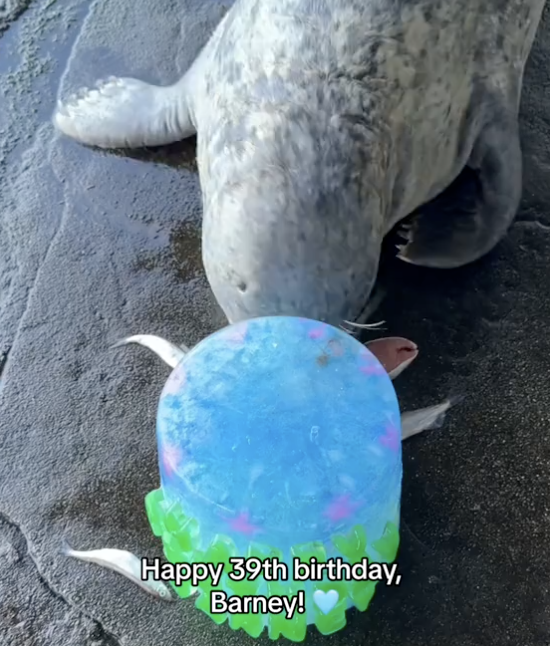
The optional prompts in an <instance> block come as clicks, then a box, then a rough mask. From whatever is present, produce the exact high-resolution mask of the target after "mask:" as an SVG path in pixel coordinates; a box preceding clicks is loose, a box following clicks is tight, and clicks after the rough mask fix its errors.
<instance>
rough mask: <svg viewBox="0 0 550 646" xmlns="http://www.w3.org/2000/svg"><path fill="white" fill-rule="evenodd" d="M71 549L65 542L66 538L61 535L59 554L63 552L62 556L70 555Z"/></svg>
mask: <svg viewBox="0 0 550 646" xmlns="http://www.w3.org/2000/svg"><path fill="white" fill-rule="evenodd" d="M72 551H73V550H72V548H71V546H70V545H69V543H68V542H67V539H66V538H65V537H64V536H63V538H62V539H61V554H63V556H70V555H71V553H72Z"/></svg>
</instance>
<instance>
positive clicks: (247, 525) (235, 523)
mask: <svg viewBox="0 0 550 646" xmlns="http://www.w3.org/2000/svg"><path fill="white" fill-rule="evenodd" d="M225 522H226V523H227V524H228V525H229V527H230V528H231V529H232V530H233V531H234V532H239V534H245V535H246V536H254V534H257V533H258V532H261V531H262V530H261V528H260V527H258V526H257V525H253V524H252V523H251V522H250V518H249V515H248V512H247V511H242V512H241V513H240V514H239V515H238V516H235V518H226V519H225Z"/></svg>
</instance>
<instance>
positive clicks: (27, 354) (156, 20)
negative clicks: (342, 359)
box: [0, 0, 550, 646]
mask: <svg viewBox="0 0 550 646" xmlns="http://www.w3.org/2000/svg"><path fill="white" fill-rule="evenodd" d="M4 4H5V5H6V7H7V8H8V10H10V11H12V14H13V15H11V14H8V13H6V16H7V19H8V20H9V19H10V18H12V17H14V16H15V15H16V14H17V13H18V11H19V8H22V9H24V5H25V3H17V2H8V3H4ZM225 10H226V7H225V6H224V5H222V4H221V3H220V2H217V1H215V0H211V1H210V2H203V1H201V0H184V1H183V2H182V1H178V2H175V0H167V1H166V0H165V1H164V2H152V1H151V0H133V2H122V1H119V2H96V3H92V4H91V5H90V4H89V3H88V2H86V0H64V2H63V3H56V2H52V1H51V0H47V1H46V0H35V2H34V3H32V4H31V5H30V8H29V9H27V11H24V12H23V13H22V14H21V15H20V17H19V19H18V20H17V21H16V22H14V23H12V24H11V26H10V27H9V29H7V31H5V32H4V34H3V36H2V37H1V39H0V108H2V109H1V110H0V187H1V188H0V365H1V366H2V368H3V370H2V373H1V376H0V644H1V645H2V646H4V644H5V645H6V646H7V645H9V646H58V645H59V646H73V645H75V646H76V645H78V646H84V645H85V646H119V645H120V646H123V645H124V646H159V645H160V644H162V646H181V645H182V644H193V645H194V646H218V645H219V646H221V645H224V646H230V645H231V644H235V645H237V644H239V645H240V644H246V643H250V644H252V643H257V644H268V643H269V640H268V639H267V637H265V636H262V638H260V639H258V640H252V639H250V638H248V637H247V636H246V635H243V634H242V633H235V632H233V631H231V630H230V629H229V628H228V627H227V626H225V625H223V626H220V627H216V626H215V625H214V623H213V622H211V621H210V619H208V618H207V617H206V616H204V615H203V614H202V613H200V612H199V611H197V610H195V609H194V608H193V603H192V601H189V600H188V601H184V602H180V603H177V604H167V603H163V602H159V601H156V600H155V599H153V598H152V597H149V596H147V595H146V594H144V593H142V592H141V591H140V590H139V589H138V588H136V587H134V586H133V585H132V584H131V583H129V582H127V581H126V580H125V579H123V578H122V577H119V576H117V575H115V574H113V573H111V572H108V571H104V570H102V569H100V568H97V567H94V566H92V565H90V566H87V565H84V564H82V563H79V562H76V561H72V560H69V559H67V558H65V557H63V556H62V555H61V554H60V545H61V541H62V539H63V537H65V538H67V540H68V541H69V543H70V544H71V545H72V546H73V547H75V548H77V549H91V548H95V547H103V546H111V547H119V548H121V549H129V550H131V551H133V552H136V553H139V554H143V555H150V556H153V555H160V545H159V542H158V541H157V540H156V539H154V537H153V536H152V534H151V532H150V530H149V528H148V525H147V522H146V518H145V513H144V506H143V498H144V496H145V494H146V493H147V492H148V491H150V490H151V489H153V488H155V487H156V486H157V483H158V469H157V463H156V446H155V412H156V406H157V401H158V396H159V395H160V391H161V388H162V385H163V383H164V380H165V378H166V376H167V368H166V367H165V366H163V365H161V364H160V362H159V361H158V360H156V358H155V357H154V356H152V355H151V354H149V353H148V352H147V351H146V350H142V349H139V348H135V347H132V348H125V349H117V350H109V346H110V345H111V344H112V343H113V342H114V341H116V340H117V339H119V338H120V337H122V336H125V335H128V334H135V333H151V334H159V335H161V336H164V337H166V338H168V339H170V340H172V341H174V342H182V343H186V344H189V345H192V344H193V343H196V342H197V341H198V340H200V339H201V338H203V337H204V336H205V335H206V334H208V333H209V332H212V331H214V330H216V329H218V328H219V327H221V326H222V325H223V323H224V319H223V316H222V315H221V313H220V311H219V309H218V308H217V306H216V305H215V303H214V301H213V298H212V296H211V294H210V292H209V289H208V286H207V283H206V280H205V277H204V273H203V270H202V266H201V260H200V212H201V205H200V199H199V193H198V180H197V176H196V172H195V167H194V161H193V143H192V142H191V143H186V144H183V145H181V146H179V147H176V148H175V149H171V150H169V151H166V152H165V153H163V154H161V153H158V152H155V153H152V154H151V155H148V156H147V157H145V156H140V155H138V154H136V155H134V156H133V157H129V156H125V155H118V154H117V155H115V154H112V153H103V152H98V151H95V150H88V149H85V148H82V147H80V146H78V145H77V144H75V143H73V142H71V141H68V140H66V139H63V138H60V137H58V135H57V134H56V133H54V131H53V129H52V126H51V125H50V123H49V119H50V115H51V113H52V110H53V108H54V104H55V99H56V94H57V91H58V87H59V86H60V84H61V88H62V90H61V92H62V94H63V95H65V94H66V93H68V92H72V91H74V90H76V89H77V88H78V87H79V86H81V85H87V84H90V83H92V82H93V81H94V80H95V79H96V78H98V77H102V76H105V75H109V74H124V75H132V76H137V77H139V78H143V79H145V80H150V81H153V82H158V83H168V82H171V81H173V80H175V79H176V78H178V77H179V76H180V75H181V74H182V73H183V72H184V70H185V69H186V68H187V67H188V66H189V64H190V62H191V61H192V59H193V58H194V56H195V54H196V53H197V51H198V49H199V48H200V46H201V44H202V42H204V40H205V39H206V38H207V36H208V33H209V32H210V30H211V29H212V27H213V26H214V25H215V24H216V22H217V20H218V19H219V17H220V16H221V15H222V13H223V12H224V11H225ZM2 19H4V15H3V14H2V9H1V3H0V21H1V20H2ZM0 25H1V22H0ZM549 50H550V17H549V15H548V11H547V12H546V13H545V21H544V23H543V25H542V26H541V28H540V31H539V34H538V38H537V41H536V44H535V47H534V50H533V53H532V56H531V60H530V63H529V66H528V70H527V73H526V79H525V89H524V96H523V103H522V115H523V117H522V136H523V148H524V158H525V189H524V200H523V204H522V208H521V211H520V214H519V217H518V221H517V222H516V224H515V225H514V226H513V228H512V230H511V231H510V234H509V236H508V237H507V239H506V240H505V242H504V243H503V244H501V245H500V246H499V247H498V249H497V250H496V251H495V252H494V253H493V254H491V256H490V257H488V258H486V259H484V260H483V261H482V262H480V263H478V264H476V265H475V266H472V267H468V268H465V269H463V270H459V271H454V272H449V273H446V272H436V271H429V270H420V269H416V268H411V267H409V266H404V265H403V264H400V263H398V262H395V261H393V260H388V261H387V262H386V263H385V266H384V269H383V272H382V280H383V281H385V282H386V283H387V284H388V290H389V297H388V298H387V299H386V302H385V303H384V305H383V307H382V310H383V312H382V318H383V319H385V320H386V321H387V323H388V326H387V327H388V328H389V329H388V332H389V333H391V334H397V335H405V336H408V337H410V338H412V339H414V340H415V341H416V342H417V343H418V344H419V346H420V349H421V354H420V358H419V359H418V360H417V361H416V363H415V364H414V366H413V367H412V368H411V369H410V371H408V372H407V373H405V374H404V375H403V377H400V378H399V381H398V382H397V390H398V394H399V396H400V398H401V401H402V404H403V407H404V408H405V409H407V408H412V407H417V406H423V405H429V404H431V403H435V402H437V401H439V400H440V399H442V398H444V397H446V396H447V395H448V394H449V393H461V394H464V395H466V399H465V400H464V402H463V403H462V404H461V405H460V407H457V408H456V409H455V411H454V412H453V413H452V414H451V416H450V417H449V420H448V423H447V424H446V426H445V428H444V429H441V430H440V431H435V432H432V433H430V434H427V435H426V436H424V437H422V436H420V437H418V438H415V439H413V440H411V441H410V442H408V443H407V444H406V446H405V449H404V454H405V458H404V459H405V478H404V490H403V501H402V510H403V521H404V526H403V536H402V547H401V552H400V556H399V563H400V570H401V574H402V583H401V585H400V586H399V587H398V588H390V589H385V590H382V589H380V590H379V592H378V593H377V594H376V596H375V600H374V602H373V604H372V606H371V608H370V610H369V611H368V612H367V613H365V614H360V613H357V612H351V613H349V615H348V627H347V628H346V629H345V630H344V631H342V632H340V633H337V634H336V635H333V636H331V637H322V636H321V635H319V634H318V633H316V632H314V631H311V634H310V635H309V636H308V643H310V644H312V645H321V644H342V645H344V644H345V645H346V646H356V645H359V644H366V643H368V644H369V645H370V646H390V645H391V646H394V645H395V644H400V646H440V645H441V644H442V643H446V644H448V646H482V645H483V646H502V645H503V644H511V645H513V646H516V645H518V644H521V645H526V646H538V645H539V644H540V645H541V646H543V645H548V644H549V643H550V597H549V594H550V593H549V587H550V584H549V581H550V547H549V546H550V510H549V503H550V493H549V492H550V469H549V468H548V465H549V460H550V438H549V436H548V435H547V433H548V429H549V426H550V412H549V407H548V401H549V399H548V385H547V381H548V375H549V373H550V336H549V335H548V333H547V330H548V321H550V298H549V297H548V284H549V283H550V263H549V262H548V260H547V259H548V257H549V254H550V251H549V249H550V215H549V214H548V208H549V204H550V190H549V189H548V171H549V170H550V168H549V164H548V152H547V151H548V150H549V149H550V124H549V118H550V117H549V116H547V115H550V112H549V111H548V108H547V106H548V105H550V82H549V77H548V71H547V70H548V64H549V60H550V51H549Z"/></svg>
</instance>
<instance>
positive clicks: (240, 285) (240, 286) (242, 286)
mask: <svg viewBox="0 0 550 646" xmlns="http://www.w3.org/2000/svg"><path fill="white" fill-rule="evenodd" d="M237 289H238V290H239V291H240V292H242V293H243V294H244V293H245V292H246V283H245V282H244V280H240V281H239V282H238V283H237Z"/></svg>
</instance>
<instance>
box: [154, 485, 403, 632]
mask: <svg viewBox="0 0 550 646" xmlns="http://www.w3.org/2000/svg"><path fill="white" fill-rule="evenodd" d="M145 508H146V511H147V517H148V519H149V524H150V526H151V529H152V531H153V534H154V535H155V536H158V537H159V538H161V539H162V543H163V547H164V555H165V556H166V559H167V560H168V561H169V562H170V563H173V564H177V563H205V562H206V563H214V564H219V563H223V564H224V568H223V572H224V574H223V576H222V579H221V581H220V584H219V586H218V587H214V586H212V582H211V581H210V579H207V580H206V581H202V582H201V583H200V584H199V585H198V589H197V588H193V587H192V585H191V583H190V582H188V581H186V582H183V583H182V584H181V585H179V586H176V585H175V584H174V583H172V587H173V588H174V590H175V591H176V593H177V594H178V595H179V596H180V597H182V598H187V597H190V596H192V595H193V594H197V593H198V597H197V600H196V602H195V606H196V607H197V608H199V609H200V610H202V611H203V612H205V613H206V614H207V615H208V616H209V617H210V618H211V619H212V621H214V622H215V623H216V624H222V623H223V622H225V621H228V623H229V626H230V627H231V628H233V629H234V630H237V629H239V628H242V629H243V630H244V631H245V632H246V633H248V634H249V635H250V636H251V637H255V638H256V637H259V635H260V634H261V633H262V631H263V630H264V628H265V627H266V626H267V629H268V634H269V637H270V638H271V639H277V638H279V637H281V636H283V637H286V638H287V639H289V640H291V641H294V642H301V641H303V640H304V639H305V636H306V630H307V627H308V624H309V623H311V624H314V625H315V626H316V627H317V629H318V630H319V632H320V633H322V634H323V635H330V634H332V633H335V632H337V631H338V630H341V629H342V628H344V626H345V625H346V610H347V609H348V608H350V607H352V606H354V607H355V608H357V609H358V610H360V611H365V610H366V609H367V608H368V606H369V604H370V602H371V599H372V598H373V596H374V592H375V587H376V583H377V582H375V581H330V580H329V579H327V578H325V579H324V580H322V581H307V582H301V581H291V580H289V581H282V580H277V581H266V580H265V579H264V578H263V576H261V575H259V576H257V577H256V578H255V579H254V580H249V579H248V578H245V579H244V580H242V581H233V580H232V579H230V578H229V577H228V576H227V574H228V573H230V572H231V571H232V569H233V566H232V564H231V563H230V562H229V559H230V558H232V557H236V556H242V557H247V558H248V557H256V558H258V559H260V560H262V561H263V560H265V559H268V558H273V557H277V558H278V559H279V561H280V562H283V561H285V562H287V563H288V560H289V559H285V558H284V556H285V555H284V554H283V553H282V552H281V551H280V550H278V549H276V548H275V547H270V546H268V545H263V544H261V543H256V542H251V543H250V544H249V546H248V550H247V553H246V554H239V553H237V549H236V547H235V544H234V542H233V540H232V539H231V538H230V537H229V536H226V535H223V534H218V535H216V536H215V537H214V539H213V540H212V541H211V542H210V544H209V545H207V546H204V545H203V541H202V540H201V535H200V527H199V524H198V522H197V521H196V520H195V519H194V518H191V517H189V516H188V515H186V514H185V513H184V511H183V510H182V509H181V507H180V505H178V504H177V503H175V504H170V503H169V502H167V501H166V500H165V498H164V494H163V492H162V490H161V489H155V490H154V491H151V492H150V493H149V494H147V496H146V497H145ZM331 542H332V544H331V545H330V553H329V554H327V547H325V545H324V544H323V543H321V542H311V543H307V544H302V545H296V546H294V547H293V548H292V550H291V551H292V554H291V555H290V556H291V557H298V558H299V559H300V560H301V561H302V562H308V561H309V559H310V558H311V557H313V556H314V557H315V558H316V559H317V562H319V563H322V562H326V560H327V559H328V558H333V557H341V558H342V559H343V560H344V561H346V562H347V563H350V564H354V563H359V562H360V561H361V560H362V559H363V558H365V557H367V558H368V559H369V562H379V563H382V562H383V563H392V562H393V561H394V560H395V557H396V555H397V550H398V547H399V529H398V526H397V524H396V523H394V522H388V523H387V524H386V527H385V530H384V534H383V535H382V536H381V537H380V538H379V539H378V540H376V541H374V542H373V543H372V548H373V549H374V550H375V551H376V555H374V553H372V554H369V551H368V550H367V536H366V531H365V528H364V527H363V526H362V525H356V526H355V527H353V528H352V530H351V531H350V532H349V533H348V534H347V535H342V534H340V535H338V534H336V535H334V536H332V537H331ZM213 590H222V591H224V592H225V593H226V594H227V595H228V596H234V595H236V596H240V597H243V596H256V595H260V594H261V595H264V596H266V597H271V596H288V597H292V596H294V595H296V594H297V593H298V591H299V590H304V592H305V601H306V609H307V612H304V613H299V612H295V613H294V616H293V617H292V618H291V619H287V618H286V613H285V612H284V611H283V612H282V613H278V614H274V613H266V614H254V613H252V612H250V613H242V614H229V613H223V614H212V613H211V612H210V593H211V592H212V591H213ZM316 590H323V591H324V592H328V591H329V590H336V591H337V592H338V603H337V604H336V606H335V607H334V608H333V609H332V610H331V611H330V612H328V613H327V614H324V613H323V612H322V611H321V610H320V609H319V608H317V606H316V605H315V604H314V603H313V594H314V592H315V591H316Z"/></svg>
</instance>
